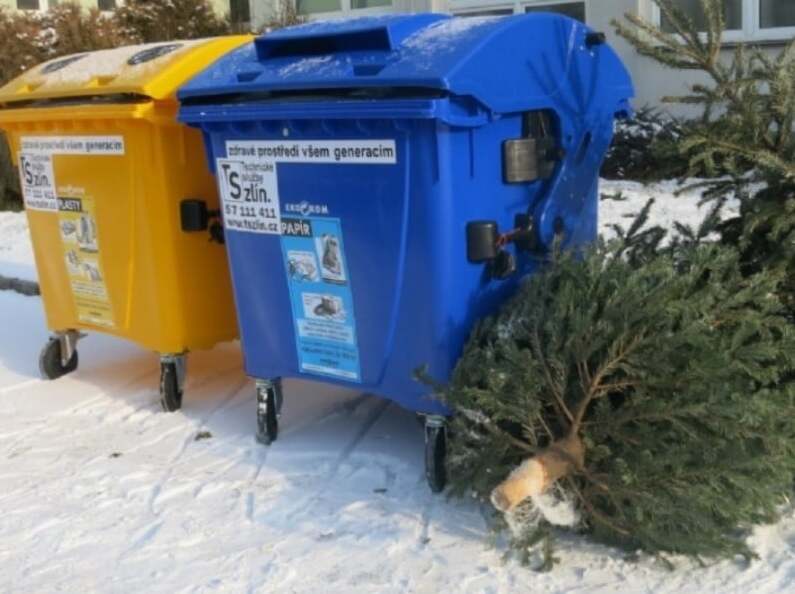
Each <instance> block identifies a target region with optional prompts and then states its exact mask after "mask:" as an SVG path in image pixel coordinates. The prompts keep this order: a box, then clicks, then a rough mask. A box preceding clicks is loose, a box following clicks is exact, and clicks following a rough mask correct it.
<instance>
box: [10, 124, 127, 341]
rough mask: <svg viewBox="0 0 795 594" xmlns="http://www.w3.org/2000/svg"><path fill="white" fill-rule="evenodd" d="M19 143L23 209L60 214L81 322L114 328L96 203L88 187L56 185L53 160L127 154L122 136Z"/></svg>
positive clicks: (31, 138) (30, 139) (26, 138)
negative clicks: (58, 157)
mask: <svg viewBox="0 0 795 594" xmlns="http://www.w3.org/2000/svg"><path fill="white" fill-rule="evenodd" d="M19 144H20V152H19V169H20V176H21V182H22V192H23V194H24V197H25V207H26V208H29V209H32V210H48V211H53V212H57V213H58V228H59V231H60V234H61V242H62V245H63V258H64V263H65V265H66V271H67V273H68V276H69V284H70V286H71V288H72V297H73V298H74V302H75V308H76V309H77V318H78V320H80V321H81V322H83V323H86V324H93V325H95V326H104V327H106V328H112V327H113V326H114V322H113V308H112V306H111V303H110V296H109V295H108V288H107V286H106V285H105V273H104V271H103V269H102V262H101V260H102V258H101V255H100V250H99V240H98V237H97V236H98V232H97V219H96V209H95V203H94V198H93V196H89V195H86V191H85V188H81V187H80V188H78V187H74V186H71V185H65V186H61V187H59V186H58V184H57V182H56V179H55V172H54V168H53V156H57V155H85V156H96V157H106V156H120V155H124V137H122V136H115V135H114V136H77V135H76V136H23V137H22V138H20V141H19ZM88 181H90V180H86V182H88Z"/></svg>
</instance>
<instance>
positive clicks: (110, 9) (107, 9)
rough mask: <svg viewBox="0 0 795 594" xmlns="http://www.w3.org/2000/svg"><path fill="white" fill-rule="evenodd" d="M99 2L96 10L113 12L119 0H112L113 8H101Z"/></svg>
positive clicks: (98, 0)
mask: <svg viewBox="0 0 795 594" xmlns="http://www.w3.org/2000/svg"><path fill="white" fill-rule="evenodd" d="M47 1H48V3H49V0H47ZM99 2H100V0H97V10H98V11H100V12H102V13H107V12H113V11H114V10H116V9H117V8H118V7H119V6H120V5H121V2H120V0H114V6H113V8H102V7H100V5H99Z"/></svg>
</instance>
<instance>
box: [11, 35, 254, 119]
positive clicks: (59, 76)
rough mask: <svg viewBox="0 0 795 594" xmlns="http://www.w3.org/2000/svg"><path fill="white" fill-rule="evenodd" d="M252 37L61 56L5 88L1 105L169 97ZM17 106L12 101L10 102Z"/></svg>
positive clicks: (37, 67) (239, 36) (123, 48)
mask: <svg viewBox="0 0 795 594" xmlns="http://www.w3.org/2000/svg"><path fill="white" fill-rule="evenodd" d="M252 39H253V37H252V36H250V35H236V36H228V37H214V38H208V39H194V40H190V41H168V42H161V43H147V44H142V45H130V46H126V47H120V48H116V49H109V50H99V51H95V52H86V53H80V54H73V55H71V56H65V57H61V58H56V59H54V60H50V61H49V62H45V63H43V64H40V65H38V66H36V67H34V68H31V69H30V70H28V71H27V72H25V73H24V74H22V75H21V76H18V77H17V78H15V79H14V80H12V81H11V82H9V83H8V84H6V85H5V86H3V87H2V88H0V103H4V104H6V107H12V108H13V107H14V105H13V103H16V102H28V101H38V100H46V99H68V98H79V97H95V96H98V95H124V94H133V95H139V96H145V97H149V98H151V99H153V100H156V101H157V100H164V99H169V98H171V97H173V95H174V94H175V93H176V91H177V89H178V88H179V87H180V86H181V85H182V84H183V83H185V82H186V81H187V80H188V79H190V78H192V77H193V76H194V75H195V74H197V73H198V72H200V71H201V70H203V69H204V68H205V67H207V66H208V65H209V64H210V63H211V62H214V61H215V60H216V59H217V58H219V57H221V56H222V55H223V54H225V53H226V52H228V51H230V50H232V49H235V48H237V47H239V46H241V45H243V44H244V43H247V42H249V41H251V40H252ZM9 104H12V105H9Z"/></svg>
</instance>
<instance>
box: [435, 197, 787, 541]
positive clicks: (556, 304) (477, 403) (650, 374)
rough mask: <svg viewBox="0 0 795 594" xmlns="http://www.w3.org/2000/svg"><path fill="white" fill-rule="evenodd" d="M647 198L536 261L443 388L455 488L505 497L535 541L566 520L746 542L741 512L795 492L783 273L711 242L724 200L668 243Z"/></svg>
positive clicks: (617, 533)
mask: <svg viewBox="0 0 795 594" xmlns="http://www.w3.org/2000/svg"><path fill="white" fill-rule="evenodd" d="M647 212H648V211H647V210H644V212H643V213H641V216H640V217H639V218H638V220H636V222H635V224H634V225H633V227H632V228H631V229H630V231H629V232H628V233H626V234H624V237H623V238H622V239H619V240H616V241H614V242H612V244H611V245H610V246H607V245H601V246H600V247H599V248H597V249H595V251H593V252H592V253H590V254H588V255H586V256H584V257H575V256H572V255H567V254H561V255H559V256H558V257H556V258H555V259H554V261H553V262H552V263H550V264H549V265H547V267H546V268H545V269H544V270H543V271H541V272H540V273H539V274H536V275H534V276H533V277H531V278H530V279H529V280H528V281H527V283H526V284H525V285H524V286H523V287H522V289H521V290H520V292H519V293H518V294H517V295H516V297H515V298H514V299H513V300H512V301H510V302H509V303H508V304H507V305H506V306H505V307H504V308H503V309H502V310H501V311H500V313H499V314H497V315H496V316H494V317H491V318H488V319H486V320H484V321H483V322H482V323H480V324H479V326H478V327H477V328H476V329H475V330H474V332H473V334H472V336H471V338H470V340H469V342H468V344H467V346H466V348H465V352H464V354H463V356H462V358H461V360H460V362H459V364H458V366H457V368H456V370H455V373H454V376H453V378H452V380H451V383H450V384H449V385H448V386H446V387H445V388H444V389H443V390H442V392H443V394H444V396H445V398H446V400H447V401H448V402H449V404H450V405H451V406H452V407H453V408H454V409H455V410H456V412H457V414H456V416H455V418H454V421H453V424H452V427H451V433H452V435H453V439H452V440H451V448H452V450H451V453H450V457H449V466H450V476H451V479H452V481H453V490H454V492H456V493H458V494H466V493H470V492H472V491H474V492H475V493H476V494H477V495H479V496H481V497H482V498H483V499H484V500H489V499H490V500H491V501H492V503H493V504H494V506H495V507H497V508H498V509H500V510H502V511H505V512H507V514H508V518H509V519H510V520H511V523H512V524H513V526H514V528H517V529H516V530H515V531H514V536H515V540H514V543H515V544H516V545H517V546H518V547H519V548H520V549H522V550H527V547H528V545H530V544H532V543H536V542H538V541H539V539H540V538H541V537H542V536H543V535H544V534H545V530H546V528H547V527H548V526H549V524H550V523H553V524H554V523H557V524H568V525H570V526H571V527H572V528H576V529H582V530H586V531H587V532H589V533H590V534H591V535H592V536H593V537H595V538H596V539H598V540H600V541H603V542H607V543H611V544H615V545H620V546H622V547H625V548H627V549H630V550H637V549H641V550H645V551H649V552H654V553H665V552H670V553H681V554H687V555H698V556H702V555H703V556H714V557H720V556H731V555H735V554H742V555H751V554H752V552H751V551H750V550H749V549H748V548H747V546H746V544H745V542H744V532H743V529H745V528H747V527H749V526H751V525H752V524H755V523H759V522H765V521H770V520H773V519H774V518H775V517H776V512H777V506H779V505H780V504H782V503H784V502H785V501H786V497H787V495H788V494H789V493H791V489H792V481H793V472H795V393H794V392H793V389H792V388H791V386H788V385H787V384H784V383H781V382H780V380H781V378H782V377H783V376H785V375H786V374H789V373H792V371H793V367H794V366H795V349H794V348H793V347H795V343H793V330H792V327H791V326H790V324H789V323H788V322H787V320H786V318H785V317H784V316H783V315H782V311H783V306H782V304H781V302H780V301H779V299H778V298H777V296H776V287H777V283H778V282H779V278H778V276H777V275H776V274H775V273H768V272H761V273H758V274H755V275H743V274H741V273H740V271H739V267H738V254H737V252H736V251H735V250H733V249H730V248H726V247H722V246H718V245H709V244H703V242H702V241H701V240H702V239H703V238H704V237H705V236H706V235H708V233H709V229H708V227H710V226H712V225H713V224H714V222H715V221H714V217H712V220H710V221H708V222H707V224H705V226H704V227H703V228H702V229H701V230H700V231H699V232H692V233H688V234H687V235H686V236H685V237H681V238H679V239H678V240H676V241H674V242H672V243H670V244H669V245H668V247H665V248H662V247H660V240H661V239H662V235H663V232H662V231H661V230H660V229H649V230H647V231H643V230H642V229H641V226H642V224H643V222H644V219H645V217H646V215H647ZM550 499H551V500H552V501H550ZM555 500H558V501H557V502H556V501H555ZM560 501H563V502H565V504H566V505H563V506H562V508H563V509H562V510H561V504H560ZM556 504H557V505H558V507H557V509H554V508H555V505H556ZM550 506H551V508H552V512H551V513H550ZM567 507H568V508H569V509H568V511H567V509H566V508H567ZM561 511H563V512H566V513H563V514H561ZM564 516H565V517H564Z"/></svg>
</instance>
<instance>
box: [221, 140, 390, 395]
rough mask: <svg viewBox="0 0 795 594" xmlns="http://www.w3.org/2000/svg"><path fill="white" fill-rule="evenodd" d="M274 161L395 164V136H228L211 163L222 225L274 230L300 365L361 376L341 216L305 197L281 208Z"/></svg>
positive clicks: (340, 376)
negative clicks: (223, 153)
mask: <svg viewBox="0 0 795 594" xmlns="http://www.w3.org/2000/svg"><path fill="white" fill-rule="evenodd" d="M281 163H307V164H337V165H394V164H395V163H397V150H396V146H395V141H394V140H378V139H376V140H313V141H309V140H288V139H283V140H229V141H227V143H226V157H225V158H219V159H218V160H217V162H216V165H217V169H216V171H217V176H218V184H219V188H220V193H221V201H222V205H223V219H224V226H225V227H226V229H227V230H230V231H241V232H246V233H263V234H271V235H279V236H281V240H280V241H281V247H282V254H283V257H284V266H285V270H286V273H287V284H288V286H289V291H290V301H291V305H292V312H293V323H294V327H295V337H296V347H297V350H298V363H299V367H300V369H301V371H303V372H307V373H312V374H318V375H324V376H329V377H335V378H338V379H344V380H348V381H352V382H361V381H362V380H361V370H360V366H359V347H358V343H357V337H356V321H355V318H354V312H353V296H352V292H351V287H350V278H349V273H348V265H347V262H346V259H345V249H344V246H343V241H342V224H341V221H340V220H339V219H336V218H331V217H327V216H325V215H327V214H328V211H327V207H325V206H322V207H321V206H312V205H309V204H308V203H307V204H306V205H302V206H300V207H296V206H295V205H294V204H288V206H290V208H287V209H286V210H285V212H282V204H281V200H280V198H279V184H278V177H277V176H278V167H279V164H281ZM316 214H319V215H324V216H313V215H316Z"/></svg>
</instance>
